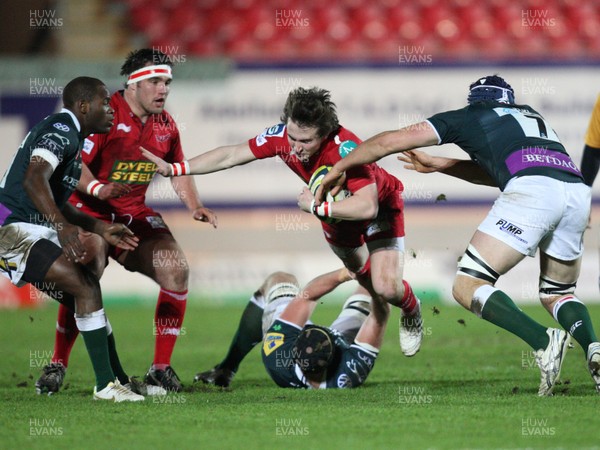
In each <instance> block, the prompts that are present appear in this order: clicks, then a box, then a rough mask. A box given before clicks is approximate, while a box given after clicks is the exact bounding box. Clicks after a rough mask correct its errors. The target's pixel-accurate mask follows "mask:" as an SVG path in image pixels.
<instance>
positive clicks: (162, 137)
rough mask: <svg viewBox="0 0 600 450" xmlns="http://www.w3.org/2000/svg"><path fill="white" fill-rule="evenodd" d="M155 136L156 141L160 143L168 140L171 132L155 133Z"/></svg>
mask: <svg viewBox="0 0 600 450" xmlns="http://www.w3.org/2000/svg"><path fill="white" fill-rule="evenodd" d="M154 137H155V138H156V141H157V142H159V143H163V142H167V141H168V140H169V139H170V138H171V133H169V134H160V135H159V134H155V135H154Z"/></svg>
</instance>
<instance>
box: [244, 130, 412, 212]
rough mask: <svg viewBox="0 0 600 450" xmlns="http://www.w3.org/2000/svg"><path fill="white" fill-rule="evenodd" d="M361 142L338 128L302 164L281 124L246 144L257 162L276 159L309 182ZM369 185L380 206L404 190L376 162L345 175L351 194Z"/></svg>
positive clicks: (400, 184)
mask: <svg viewBox="0 0 600 450" xmlns="http://www.w3.org/2000/svg"><path fill="white" fill-rule="evenodd" d="M360 142H361V140H360V139H359V138H358V137H356V135H355V134H354V133H352V132H351V131H349V130H347V129H345V128H344V127H341V126H340V128H339V129H338V130H337V132H336V133H332V134H331V135H330V136H329V137H328V138H327V139H326V140H325V141H324V142H323V144H322V145H321V149H320V150H319V151H318V152H317V153H315V154H314V155H312V157H311V158H310V159H309V160H308V161H301V160H300V159H299V158H298V157H297V156H296V155H295V154H294V153H292V147H291V146H290V144H289V142H288V139H287V127H286V126H285V124H283V123H280V124H278V125H274V126H272V127H270V128H267V129H266V130H265V131H263V132H262V133H261V134H259V135H258V136H256V137H254V138H252V139H250V140H249V141H248V144H249V146H250V150H251V151H252V153H253V154H254V156H256V157H257V158H258V159H263V158H269V157H273V156H279V157H280V158H281V159H282V160H283V162H285V164H287V166H288V167H289V168H290V169H291V170H292V171H294V172H295V173H296V175H298V176H299V177H300V178H301V179H302V180H303V181H304V182H305V183H308V181H309V180H310V177H311V175H312V173H313V172H314V171H315V170H316V169H318V168H319V167H321V166H323V165H327V166H333V165H334V164H335V163H336V162H338V161H339V160H340V159H342V157H343V156H345V155H346V154H347V152H350V151H352V149H353V148H354V147H356V145H358V144H360ZM372 183H377V194H378V199H379V202H380V203H382V202H385V200H386V198H387V197H388V195H389V194H392V193H393V192H397V191H402V190H403V186H402V183H401V182H400V180H398V179H397V178H396V177H394V176H393V175H390V174H389V173H388V172H386V171H385V170H383V169H382V168H381V167H379V166H378V165H377V164H375V163H371V164H366V165H364V166H358V167H355V168H353V169H351V170H349V171H348V173H347V174H346V188H347V189H348V190H349V191H350V192H352V193H354V192H356V191H358V190H359V189H362V188H363V187H365V186H367V185H369V184H372Z"/></svg>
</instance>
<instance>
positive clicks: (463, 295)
mask: <svg viewBox="0 0 600 450" xmlns="http://www.w3.org/2000/svg"><path fill="white" fill-rule="evenodd" d="M483 284H487V283H485V282H484V281H482V280H478V279H476V278H471V277H466V276H460V275H457V276H456V278H455V279H454V284H453V285H452V297H453V298H454V300H456V301H457V302H458V303H459V304H460V305H462V306H463V307H465V308H467V309H469V308H470V306H471V300H472V299H473V293H474V292H475V290H476V289H477V288H478V287H479V286H481V285H483Z"/></svg>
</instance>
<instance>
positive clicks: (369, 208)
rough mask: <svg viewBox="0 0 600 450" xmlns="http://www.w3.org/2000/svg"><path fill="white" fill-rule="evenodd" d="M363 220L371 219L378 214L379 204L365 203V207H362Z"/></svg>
mask: <svg viewBox="0 0 600 450" xmlns="http://www.w3.org/2000/svg"><path fill="white" fill-rule="evenodd" d="M363 214H364V217H363V219H364V220H373V219H375V218H376V217H377V214H379V205H378V204H377V203H373V202H367V203H365V207H364V209H363Z"/></svg>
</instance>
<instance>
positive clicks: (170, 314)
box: [152, 289, 188, 370]
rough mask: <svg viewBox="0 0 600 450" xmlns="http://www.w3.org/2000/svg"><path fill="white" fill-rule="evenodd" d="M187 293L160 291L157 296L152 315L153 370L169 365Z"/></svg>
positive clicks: (162, 368)
mask: <svg viewBox="0 0 600 450" xmlns="http://www.w3.org/2000/svg"><path fill="white" fill-rule="evenodd" d="M187 293H188V291H183V292H174V291H167V290H166V289H161V290H160V293H159V294H158V303H157V304H156V312H155V313H154V330H155V331H154V332H155V334H156V341H155V345H154V362H153V363H152V366H153V367H154V368H155V369H159V370H164V369H165V368H166V367H167V366H170V365H171V355H172V354H173V348H174V347H175V342H176V341H177V336H179V333H180V331H181V324H182V323H183V316H184V314H185V306H186V304H187Z"/></svg>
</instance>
